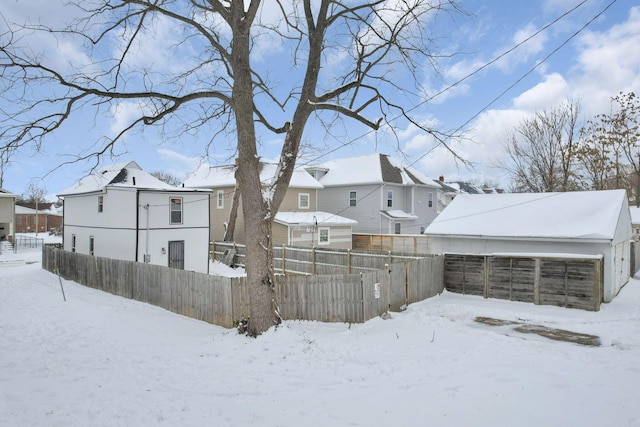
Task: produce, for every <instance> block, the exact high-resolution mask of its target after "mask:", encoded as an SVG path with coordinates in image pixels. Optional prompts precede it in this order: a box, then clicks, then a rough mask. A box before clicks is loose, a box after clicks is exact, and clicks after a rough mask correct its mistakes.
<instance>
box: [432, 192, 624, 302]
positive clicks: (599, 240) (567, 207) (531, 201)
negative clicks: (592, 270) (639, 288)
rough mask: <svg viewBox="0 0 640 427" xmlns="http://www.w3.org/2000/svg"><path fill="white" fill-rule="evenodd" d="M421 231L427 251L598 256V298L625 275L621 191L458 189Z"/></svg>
mask: <svg viewBox="0 0 640 427" xmlns="http://www.w3.org/2000/svg"><path fill="white" fill-rule="evenodd" d="M425 234H426V235H427V237H428V239H429V252H430V253H458V254H483V255H491V254H511V253H516V254H538V255H539V254H551V255H558V256H559V255H562V254H568V255H601V256H602V257H603V266H604V269H603V270H604V271H603V272H604V277H603V287H604V289H603V301H604V302H610V301H611V300H612V299H613V297H614V296H615V295H616V294H617V293H618V291H619V290H620V288H622V286H623V285H624V284H625V283H626V282H627V281H628V280H629V275H630V274H629V266H630V263H629V261H630V244H629V240H630V238H631V217H630V214H629V205H628V202H627V195H626V192H625V190H608V191H576V192H569V193H533V194H532V193H513V194H484V195H468V194H460V195H458V196H456V198H455V199H454V200H453V201H452V202H451V204H450V205H449V206H448V207H447V208H446V209H445V210H444V211H443V212H442V213H441V214H440V216H438V218H437V219H436V220H435V221H434V222H433V223H432V224H431V225H430V226H429V227H428V228H427V230H426V232H425Z"/></svg>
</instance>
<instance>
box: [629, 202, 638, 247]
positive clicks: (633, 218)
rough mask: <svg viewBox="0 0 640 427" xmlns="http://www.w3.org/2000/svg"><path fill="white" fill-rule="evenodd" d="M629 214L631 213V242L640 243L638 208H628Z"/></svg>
mask: <svg viewBox="0 0 640 427" xmlns="http://www.w3.org/2000/svg"><path fill="white" fill-rule="evenodd" d="M629 212H630V213H631V228H632V229H633V240H635V241H640V208H638V207H636V206H630V207H629Z"/></svg>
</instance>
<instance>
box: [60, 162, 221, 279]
mask: <svg viewBox="0 0 640 427" xmlns="http://www.w3.org/2000/svg"><path fill="white" fill-rule="evenodd" d="M58 196H59V197H61V198H63V199H64V219H63V222H64V225H63V227H64V234H63V246H64V249H65V250H67V251H72V252H79V253H83V254H89V255H95V256H101V257H106V258H115V259H122V260H129V261H138V262H149V263H151V264H156V265H164V266H169V267H173V268H181V269H185V270H192V271H197V272H200V273H208V271H209V192H207V191H202V190H194V189H185V188H177V187H172V186H170V185H168V184H166V183H164V182H162V181H160V180H158V179H157V178H155V177H154V176H152V175H150V174H148V173H146V172H144V171H143V170H142V169H141V168H140V166H138V165H137V164H136V163H135V162H129V163H120V164H116V165H112V166H107V167H105V168H103V169H101V170H100V171H99V172H98V173H96V174H94V175H90V176H87V177H85V178H83V179H82V180H80V181H79V182H78V183H77V184H75V185H73V186H72V187H70V188H68V189H66V190H65V191H63V192H62V193H60V194H58Z"/></svg>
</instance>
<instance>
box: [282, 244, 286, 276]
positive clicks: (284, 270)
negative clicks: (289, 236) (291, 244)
mask: <svg viewBox="0 0 640 427" xmlns="http://www.w3.org/2000/svg"><path fill="white" fill-rule="evenodd" d="M285 248H286V246H285V245H284V244H283V245H282V274H284V275H286V274H287V263H286V262H285V258H286V257H287V253H286V249H285Z"/></svg>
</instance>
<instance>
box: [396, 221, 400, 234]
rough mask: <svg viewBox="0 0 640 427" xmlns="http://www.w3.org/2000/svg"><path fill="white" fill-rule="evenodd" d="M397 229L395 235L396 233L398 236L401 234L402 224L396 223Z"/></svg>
mask: <svg viewBox="0 0 640 427" xmlns="http://www.w3.org/2000/svg"><path fill="white" fill-rule="evenodd" d="M395 227H396V229H395V233H396V234H400V223H399V222H396V223H395Z"/></svg>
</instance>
